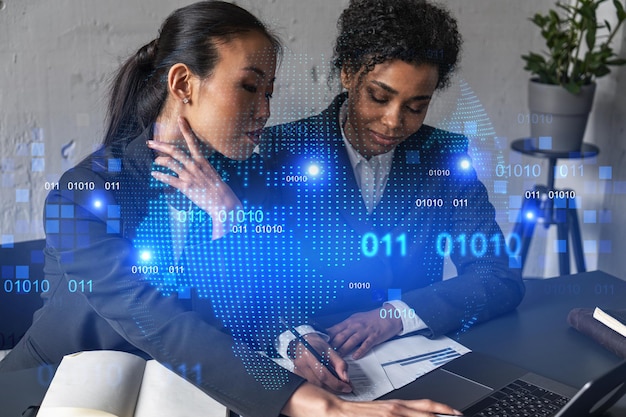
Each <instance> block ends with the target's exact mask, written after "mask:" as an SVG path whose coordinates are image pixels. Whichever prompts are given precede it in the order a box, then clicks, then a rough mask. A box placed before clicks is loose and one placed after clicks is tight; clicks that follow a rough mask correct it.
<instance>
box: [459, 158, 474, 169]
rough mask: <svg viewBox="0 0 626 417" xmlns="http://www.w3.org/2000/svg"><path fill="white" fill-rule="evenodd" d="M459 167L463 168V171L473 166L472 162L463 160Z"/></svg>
mask: <svg viewBox="0 0 626 417" xmlns="http://www.w3.org/2000/svg"><path fill="white" fill-rule="evenodd" d="M459 166H460V167H461V169H469V167H470V166H472V164H470V161H469V160H468V159H461V162H460V163H459Z"/></svg>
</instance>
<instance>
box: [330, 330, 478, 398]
mask: <svg viewBox="0 0 626 417" xmlns="http://www.w3.org/2000/svg"><path fill="white" fill-rule="evenodd" d="M469 351H470V350H469V349H468V348H466V347H465V346H463V345H461V344H459V343H457V342H455V341H454V340H452V339H449V338H447V337H441V338H438V339H428V338H425V337H424V336H410V337H406V338H401V339H396V340H391V341H389V342H385V343H383V344H381V345H379V346H376V347H375V348H374V349H373V350H372V352H370V353H369V354H367V355H365V357H363V358H361V359H358V360H354V359H352V358H345V359H346V362H347V363H348V372H349V375H350V380H351V382H352V387H353V392H352V393H350V394H346V395H342V398H344V399H346V400H351V401H368V400H373V399H374V398H378V397H380V396H381V395H384V394H386V393H388V392H391V391H393V390H394V389H398V388H401V387H403V386H405V385H406V384H409V383H411V382H413V381H414V380H416V379H417V378H419V377H420V376H422V375H424V374H426V373H428V372H430V371H432V370H434V369H436V368H438V367H440V366H441V365H443V364H445V363H447V362H449V361H451V360H452V359H454V358H457V357H459V356H461V355H463V354H465V353H467V352H469Z"/></svg>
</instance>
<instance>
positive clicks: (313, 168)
mask: <svg viewBox="0 0 626 417" xmlns="http://www.w3.org/2000/svg"><path fill="white" fill-rule="evenodd" d="M307 172H308V174H309V175H311V176H313V177H315V176H317V175H319V173H320V167H319V165H317V164H311V165H309V168H308V169H307Z"/></svg>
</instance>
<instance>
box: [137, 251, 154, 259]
mask: <svg viewBox="0 0 626 417" xmlns="http://www.w3.org/2000/svg"><path fill="white" fill-rule="evenodd" d="M139 257H140V258H141V260H142V261H149V260H150V259H152V254H151V253H150V252H149V251H147V250H145V251H143V252H141V254H140V255H139Z"/></svg>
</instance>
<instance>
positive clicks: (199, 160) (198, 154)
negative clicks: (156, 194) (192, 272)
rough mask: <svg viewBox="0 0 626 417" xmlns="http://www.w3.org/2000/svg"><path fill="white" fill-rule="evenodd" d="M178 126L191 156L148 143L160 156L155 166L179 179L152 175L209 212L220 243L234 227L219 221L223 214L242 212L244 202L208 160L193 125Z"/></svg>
mask: <svg viewBox="0 0 626 417" xmlns="http://www.w3.org/2000/svg"><path fill="white" fill-rule="evenodd" d="M178 126H179V128H180V131H181V133H182V135H183V138H184V139H185V142H186V143H187V148H188V149H189V154H187V153H185V152H184V151H183V150H181V149H180V148H178V147H177V146H175V145H172V144H169V143H164V142H158V141H155V140H150V141H148V147H150V148H151V149H154V150H155V151H158V152H159V154H160V155H159V156H157V157H156V159H155V160H154V162H155V163H156V164H157V165H160V166H163V167H166V168H169V169H171V170H172V171H174V172H175V173H176V175H178V177H175V176H173V175H168V174H166V173H163V172H156V171H153V172H152V176H153V177H154V178H156V179H157V180H159V181H161V182H163V183H165V184H168V185H170V186H172V187H174V188H176V189H177V190H179V191H180V192H181V193H183V194H184V195H186V196H187V198H189V199H190V200H191V201H192V202H193V203H194V204H195V205H196V206H198V207H200V208H201V209H202V210H204V211H205V212H207V213H208V214H209V215H210V216H211V219H212V220H213V239H219V238H220V237H222V236H223V235H224V234H226V231H228V230H230V225H228V224H226V222H220V221H219V217H220V216H219V213H220V211H222V210H225V211H226V212H227V213H228V212H229V211H231V210H237V209H241V208H242V205H241V201H239V198H237V196H236V195H235V193H234V192H233V190H232V189H231V188H230V187H229V186H228V184H226V183H225V182H224V181H222V178H221V177H220V176H219V174H218V173H217V171H215V169H214V168H213V167H212V166H211V164H209V162H208V161H207V160H206V157H205V156H204V155H203V154H202V151H201V150H200V148H199V146H198V143H197V142H196V141H197V139H196V136H195V134H194V133H193V132H192V130H191V128H190V127H189V123H187V121H186V120H185V119H184V118H182V117H179V118H178ZM227 217H228V216H227ZM222 218H223V216H222Z"/></svg>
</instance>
